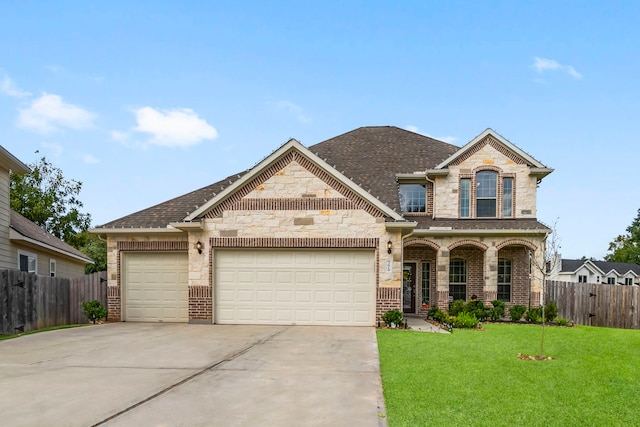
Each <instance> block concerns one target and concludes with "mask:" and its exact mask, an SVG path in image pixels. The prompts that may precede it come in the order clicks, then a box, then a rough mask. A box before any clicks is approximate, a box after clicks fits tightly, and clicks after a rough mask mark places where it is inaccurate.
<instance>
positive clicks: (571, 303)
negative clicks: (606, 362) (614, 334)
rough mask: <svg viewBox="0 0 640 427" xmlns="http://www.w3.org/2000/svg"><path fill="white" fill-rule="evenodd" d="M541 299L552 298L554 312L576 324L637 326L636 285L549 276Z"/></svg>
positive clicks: (639, 304)
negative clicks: (578, 281)
mask: <svg viewBox="0 0 640 427" xmlns="http://www.w3.org/2000/svg"><path fill="white" fill-rule="evenodd" d="M545 301H547V302H549V301H556V303H557V304H558V316H560V317H564V318H565V319H567V320H572V321H573V322H574V323H576V324H578V325H590V326H606V327H610V328H624V329H640V287H639V286H625V285H608V284H604V283H573V282H558V281H554V280H549V281H547V282H546V284H545Z"/></svg>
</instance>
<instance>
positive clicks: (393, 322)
mask: <svg viewBox="0 0 640 427" xmlns="http://www.w3.org/2000/svg"><path fill="white" fill-rule="evenodd" d="M403 320H404V314H403V313H402V312H401V311H400V310H389V311H387V312H385V313H384V314H383V315H382V321H383V322H384V323H385V324H386V325H387V326H390V327H392V328H395V327H398V326H400V325H401V324H402V321H403Z"/></svg>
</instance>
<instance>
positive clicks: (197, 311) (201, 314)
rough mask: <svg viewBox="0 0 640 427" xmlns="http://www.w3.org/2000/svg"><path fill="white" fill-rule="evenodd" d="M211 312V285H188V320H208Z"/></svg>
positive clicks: (210, 317)
mask: <svg viewBox="0 0 640 427" xmlns="http://www.w3.org/2000/svg"><path fill="white" fill-rule="evenodd" d="M212 313H213V300H212V299H211V287H210V286H189V321H192V320H196V321H198V320H204V321H210V320H212Z"/></svg>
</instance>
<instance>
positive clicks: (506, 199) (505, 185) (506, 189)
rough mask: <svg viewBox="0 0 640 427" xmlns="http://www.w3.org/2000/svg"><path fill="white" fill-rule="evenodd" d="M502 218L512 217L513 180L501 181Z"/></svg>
mask: <svg viewBox="0 0 640 427" xmlns="http://www.w3.org/2000/svg"><path fill="white" fill-rule="evenodd" d="M502 216H503V217H505V218H510V217H512V216H513V178H505V179H503V180H502Z"/></svg>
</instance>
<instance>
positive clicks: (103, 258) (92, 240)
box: [75, 231, 107, 274]
mask: <svg viewBox="0 0 640 427" xmlns="http://www.w3.org/2000/svg"><path fill="white" fill-rule="evenodd" d="M75 239H76V240H77V243H78V249H79V250H80V252H82V253H83V254H85V255H87V256H88V257H89V258H91V259H92V260H93V262H94V264H87V265H86V266H85V267H84V272H85V274H91V273H96V272H98V271H107V242H106V241H104V240H103V239H101V238H100V237H99V236H98V235H96V234H93V233H89V232H88V231H83V232H82V233H80V234H78V235H76V237H75Z"/></svg>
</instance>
